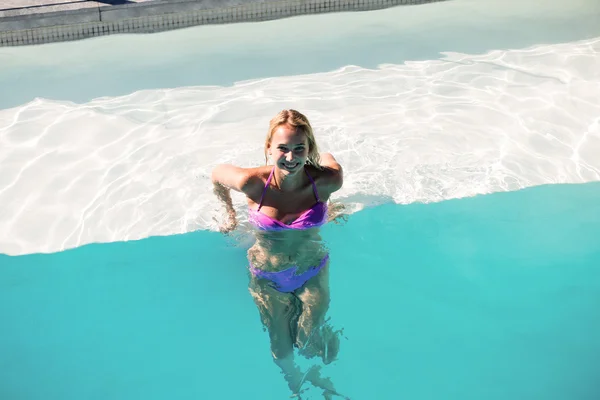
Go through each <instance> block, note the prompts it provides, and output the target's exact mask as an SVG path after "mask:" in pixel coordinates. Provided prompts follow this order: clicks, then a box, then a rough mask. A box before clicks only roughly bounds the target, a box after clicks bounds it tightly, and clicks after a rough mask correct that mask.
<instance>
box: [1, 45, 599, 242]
mask: <svg viewBox="0 0 600 400" xmlns="http://www.w3.org/2000/svg"><path fill="white" fill-rule="evenodd" d="M283 108H297V109H299V110H302V111H303V112H305V113H306V114H307V115H308V116H309V117H310V119H311V120H312V122H313V125H314V126H315V129H316V134H317V138H318V140H319V143H320V146H321V148H322V150H324V151H331V152H333V153H334V154H335V155H336V157H338V158H339V160H340V161H341V162H342V164H343V165H344V166H345V170H346V183H345V187H344V188H343V190H341V191H340V192H339V193H338V194H337V196H336V199H337V200H340V201H344V202H346V203H349V205H350V206H351V207H350V208H351V209H352V210H358V209H360V208H362V207H365V206H369V205H372V204H374V203H376V202H377V201H378V200H377V199H382V198H389V199H393V200H394V201H396V202H397V203H410V202H433V201H441V200H445V199H451V198H458V197H465V196H473V195H477V194H483V193H490V192H495V191H508V190H517V189H520V188H524V187H527V186H532V185H540V184H546V183H564V182H572V183H578V182H588V181H594V180H600V157H598V154H600V38H597V39H593V40H586V41H581V42H575V43H565V44H558V45H543V46H536V47H532V48H527V49H522V50H511V51H500V50H495V51H491V52H489V53H486V54H481V55H466V54H458V53H446V54H445V58H444V59H442V60H435V61H422V62H409V63H406V64H403V65H395V64H385V65H381V66H380V67H379V68H378V69H364V68H360V67H357V66H352V65H350V66H346V67H344V68H341V69H339V70H336V71H332V72H327V73H317V74H310V75H302V76H290V77H280V78H268V79H258V80H252V81H243V82H238V83H236V84H235V85H233V86H230V87H217V86H211V87H180V88H174V89H168V90H146V91H139V92H134V93H131V94H129V95H126V96H121V97H110V98H109V97H104V98H98V99H95V100H93V101H91V102H89V103H86V104H74V103H70V102H65V101H52V100H47V99H39V98H38V99H36V100H35V101H32V102H30V103H28V104H25V105H23V106H21V107H17V108H12V109H7V110H2V111H0V144H1V148H0V169H1V170H2V174H1V175H0V204H1V205H2V207H0V252H2V253H7V254H23V253H31V252H50V251H57V250H61V249H67V248H72V247H75V246H79V245H82V244H85V243H90V242H106V241H116V240H133V239H139V238H143V237H146V236H149V235H166V234H173V233H181V232H187V231H190V230H195V229H215V228H216V225H215V224H216V223H215V221H214V219H213V217H215V216H216V215H218V211H217V210H218V205H217V204H216V202H215V198H214V197H213V194H212V192H211V188H210V184H209V175H210V170H211V168H212V167H213V166H214V165H215V164H216V163H221V162H233V163H238V164H241V165H244V166H250V165H256V164H260V163H262V162H263V158H262V148H261V143H262V141H263V140H264V135H265V133H266V130H267V125H268V121H269V119H270V118H271V117H272V116H273V115H274V114H275V113H276V112H277V111H279V110H280V109H283ZM234 201H235V204H236V206H237V207H238V209H239V210H240V214H241V216H242V218H243V217H244V215H245V210H244V199H243V197H242V196H239V195H236V196H235V197H234Z"/></svg>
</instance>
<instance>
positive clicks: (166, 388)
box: [0, 0, 600, 400]
mask: <svg viewBox="0 0 600 400" xmlns="http://www.w3.org/2000/svg"><path fill="white" fill-rule="evenodd" d="M481 3H482V2H474V1H461V0H455V1H451V2H446V3H439V4H432V5H427V6H415V7H400V8H397V9H389V10H383V11H376V12H369V13H356V14H354V13H353V14H339V15H317V16H306V17H298V18H293V19H288V20H280V21H271V22H265V23H260V24H239V25H228V26H206V27H197V28H190V29H186V30H182V31H173V32H166V33H161V34H158V35H151V36H131V37H130V36H114V37H113V36H111V37H106V38H98V39H93V40H89V41H84V42H78V43H61V44H52V45H45V46H43V47H31V48H7V49H2V50H0V61H1V62H0V88H1V92H2V93H3V94H4V93H9V94H10V95H3V96H2V97H1V98H0V107H1V108H2V110H0V144H1V147H0V169H1V170H2V173H1V174H0V205H1V211H0V253H4V254H5V255H1V256H0V266H1V268H0V321H2V325H3V328H2V330H0V354H3V357H0V371H1V372H2V375H3V376H5V377H6V378H5V379H3V380H2V383H0V397H1V398H7V399H13V398H19V399H20V398H26V399H41V398H44V399H80V398H89V399H96V398H97V399H137V398H144V399H153V398H156V399H163V398H166V397H170V398H179V399H188V398H189V399H191V398H198V397H200V398H231V399H237V398H243V397H247V398H261V399H280V398H287V396H289V394H288V392H287V388H286V386H285V382H284V380H283V379H282V377H281V376H280V375H279V372H278V369H277V368H276V366H275V365H274V364H273V363H272V361H271V358H270V354H269V352H268V337H267V336H266V334H265V333H264V332H263V330H262V326H261V324H260V321H259V318H258V313H257V311H256V309H255V308H254V305H253V303H252V301H251V298H250V296H249V294H248V291H247V279H248V278H247V272H246V270H245V268H244V266H245V249H247V245H248V242H249V240H250V239H249V237H248V234H247V232H246V230H245V229H246V225H245V224H242V228H241V230H240V232H239V234H237V235H235V236H234V237H230V238H225V237H223V236H222V235H220V234H219V233H217V232H215V229H216V222H215V221H214V220H213V217H216V216H217V215H216V212H215V211H214V209H215V208H216V206H215V203H214V198H213V197H212V194H211V193H210V187H209V186H208V185H207V184H208V174H209V171H210V169H211V168H212V166H213V165H214V164H216V163H219V162H237V163H240V162H241V163H243V164H246V165H253V164H256V163H259V162H261V161H262V159H261V143H262V141H263V139H264V135H265V132H266V124H267V122H268V119H269V118H270V117H271V116H272V114H274V113H276V112H277V111H279V110H280V109H282V108H288V107H294V108H297V109H299V110H302V111H303V112H305V113H306V114H307V115H308V116H309V118H311V121H312V123H313V124H314V126H316V127H317V129H316V135H317V139H318V140H319V143H320V146H321V147H322V148H323V149H324V150H327V151H332V152H333V153H334V154H335V155H336V157H338V159H339V160H340V161H341V162H342V164H343V165H344V167H345V170H346V183H345V187H344V188H343V190H342V191H340V193H339V195H337V196H336V197H335V200H337V201H341V202H343V203H345V204H346V205H347V206H348V209H349V211H350V212H351V215H350V217H349V219H348V222H347V223H345V224H341V225H336V224H330V225H328V226H326V227H325V228H324V231H323V235H324V237H325V239H326V240H327V242H328V246H329V247H330V249H331V257H332V269H331V291H332V306H331V310H330V315H331V318H332V322H333V323H334V325H335V326H337V327H339V328H343V329H344V336H345V337H346V338H347V340H343V342H342V349H341V352H340V359H339V361H337V362H336V363H334V364H333V365H330V366H327V367H326V368H324V371H325V372H326V373H327V375H328V376H331V378H332V380H333V381H334V382H335V383H336V385H337V387H338V389H339V391H340V392H341V393H343V394H345V395H347V396H349V397H350V398H352V399H363V398H381V399H395V398H410V399H432V398H446V399H454V398H455V399H481V398H488V399H506V398H527V399H550V400H558V399H569V400H571V399H595V398H597V396H598V391H597V389H596V388H595V386H594V382H595V379H594V378H595V377H596V376H597V367H596V366H595V360H596V359H597V356H598V354H599V353H600V342H599V341H598V340H597V338H598V337H600V335H599V333H600V320H599V317H598V314H597V313H596V312H595V311H596V310H597V309H598V306H600V296H599V295H598V293H600V291H599V290H598V289H599V287H598V286H599V284H598V282H600V280H599V279H598V278H600V276H599V275H600V269H599V268H598V266H599V265H600V243H599V241H598V239H597V237H596V234H597V232H598V227H599V226H600V220H599V219H600V206H599V205H598V204H600V203H599V202H598V200H599V199H600V186H599V185H600V184H599V183H598V182H599V181H600V159H599V158H598V157H597V154H600V118H599V117H598V116H599V115H600V98H599V95H598V93H600V56H599V54H600V5H599V4H598V3H597V2H595V1H584V0H579V1H576V2H571V3H570V4H569V5H544V7H545V8H544V10H541V9H540V8H539V7H540V3H539V2H533V1H532V2H525V4H523V2H502V3H500V2H495V1H490V2H486V4H481ZM399 21H402V22H403V23H402V24H399ZM307 25H310V26H312V27H314V29H311V30H306V29H305V27H306V26H307ZM273 32H277V35H276V37H275V35H274V34H273ZM300 34H301V35H302V38H303V40H298V39H297V38H298V36H299V35H300ZM282 43H293V46H291V47H289V48H290V49H291V50H290V51H292V50H293V53H292V54H297V57H294V60H293V62H291V61H290V58H289V55H288V54H287V53H285V54H284V55H282V54H281V48H282ZM132 48H135V49H136V50H137V51H136V52H135V54H132V52H131V49H132ZM287 48H288V47H286V49H287ZM441 52H444V53H443V54H440V53H441ZM234 200H235V201H236V205H237V206H238V207H239V210H240V213H241V214H242V218H244V217H245V211H244V208H243V201H242V200H243V199H241V198H236V199H234ZM313 392H314V393H312V394H311V391H310V390H309V392H307V393H308V397H307V398H319V397H318V396H317V395H316V392H315V391H314V390H313ZM311 396H312V397H311Z"/></svg>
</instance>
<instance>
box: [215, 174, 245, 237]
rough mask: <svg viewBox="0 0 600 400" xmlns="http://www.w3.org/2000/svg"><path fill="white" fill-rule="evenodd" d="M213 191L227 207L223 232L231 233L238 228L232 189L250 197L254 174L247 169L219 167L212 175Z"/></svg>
mask: <svg viewBox="0 0 600 400" xmlns="http://www.w3.org/2000/svg"><path fill="white" fill-rule="evenodd" d="M211 180H212V182H213V185H214V187H213V191H214V193H215V195H217V197H218V198H219V200H221V202H222V203H223V204H224V205H225V211H226V213H227V218H226V222H225V223H224V224H223V226H222V227H221V231H222V232H229V231H232V230H233V229H235V227H236V226H237V221H236V218H235V217H236V215H235V208H233V202H232V201H231V189H233V190H235V191H238V192H242V193H245V194H247V195H248V191H249V190H251V186H252V185H251V183H252V173H251V171H250V170H248V169H246V168H240V167H236V166H234V165H229V164H219V165H217V166H216V167H215V168H214V169H213V171H212V174H211Z"/></svg>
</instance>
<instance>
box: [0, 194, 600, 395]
mask: <svg viewBox="0 0 600 400" xmlns="http://www.w3.org/2000/svg"><path fill="white" fill-rule="evenodd" d="M599 227H600V183H589V184H579V185H549V186H537V187H533V188H529V189H525V190H521V191H517V192H508V193H497V194H492V195H486V196H477V197H473V198H465V199H460V200H449V201H444V202H440V203H435V204H411V205H406V206H401V205H396V204H386V205H382V206H378V207H373V208H369V209H366V210H364V211H361V212H358V213H356V214H353V215H351V216H350V218H349V219H348V221H347V222H346V223H345V224H341V225H335V224H329V225H327V226H326V227H325V228H324V230H323V233H324V237H325V238H326V240H327V241H328V243H329V246H330V248H331V257H332V264H331V292H332V304H331V308H330V316H331V320H332V323H333V324H334V325H335V326H336V327H338V328H343V329H344V336H345V339H344V340H343V341H342V346H343V347H342V348H341V352H340V358H339V360H338V361H337V362H335V363H334V364H332V365H330V366H327V367H325V368H324V370H323V371H324V374H325V375H328V376H330V377H331V378H332V380H333V381H334V382H335V384H336V385H337V387H338V389H339V391H340V392H341V393H343V394H345V395H347V396H349V397H350V398H352V399H411V400H423V399H436V400H437V399H444V400H450V399H456V400H470V399H473V400H481V399H488V400H495V399H498V400H500V399H502V400H505V399H528V400H533V399H540V400H541V399H543V400H588V399H589V400H594V399H598V398H599V396H600V389H599V388H598V385H597V382H598V379H597V378H598V375H599V373H600V367H598V357H599V356H600V339H599V338H600V313H598V310H599V308H600V239H599V238H598V233H599ZM244 266H245V247H244V246H243V245H240V244H238V243H236V242H233V241H232V240H231V239H228V238H226V237H224V236H222V235H220V234H218V233H215V232H209V231H198V232H194V233H188V234H183V235H174V236H166V237H151V238H148V239H143V240H139V241H129V242H115V243H109V244H90V245H86V246H82V247H79V248H76V249H73V250H68V251H63V252H58V253H53V254H33V255H25V256H17V257H9V256H4V255H0V321H1V324H2V328H1V329H0V355H1V356H0V375H1V376H2V379H1V380H0V398H1V399H10V400H13V399H19V400H21V399H40V400H41V399H43V400H54V399H60V400H80V399H89V400H92V399H93V400H95V399H98V400H100V399H101V400H107V399H123V400H133V399H143V400H152V399H157V400H159V399H160V400H163V399H179V400H187V399H242V398H244V399H246V398H248V399H284V398H288V396H289V392H288V391H287V387H286V385H285V383H284V380H283V378H282V376H280V374H279V370H278V368H277V367H276V366H275V365H274V364H273V362H272V361H271V356H270V353H269V344H268V337H267V334H266V333H265V332H263V330H262V326H261V324H260V321H259V316H258V312H257V311H256V309H255V307H254V304H253V302H252V299H251V297H250V295H249V293H248V291H247V286H246V285H247V281H248V277H247V272H246V270H245V268H244ZM303 365H304V366H306V365H308V363H304V364H303ZM311 392H312V395H311V394H310V393H311ZM307 393H308V394H309V395H308V396H307V397H306V398H315V399H316V398H319V397H317V396H316V394H317V392H316V391H315V390H309V391H308V392H307ZM311 396H312V397H311Z"/></svg>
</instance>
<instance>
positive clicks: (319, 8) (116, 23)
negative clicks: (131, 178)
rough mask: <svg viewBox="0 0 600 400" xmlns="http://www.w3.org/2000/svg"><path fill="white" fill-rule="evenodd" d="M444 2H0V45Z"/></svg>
mask: <svg viewBox="0 0 600 400" xmlns="http://www.w3.org/2000/svg"><path fill="white" fill-rule="evenodd" d="M438 1H444V0H98V1H92V0H0V47H2V46H20V45H30V44H43V43H50V42H59V41H67V40H79V39H85V38H88V37H94V36H103V35H109V34H116V33H154V32H160V31H165V30H171V29H178V28H185V27H190V26H196V25H205V24H223V23H235V22H256V21H265V20H272V19H278V18H286V17H292V16H297V15H305V14H320V13H326V12H344V11H368V10H375V9H382V8H387V7H394V6H399V5H417V4H426V3H434V2H438Z"/></svg>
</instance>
